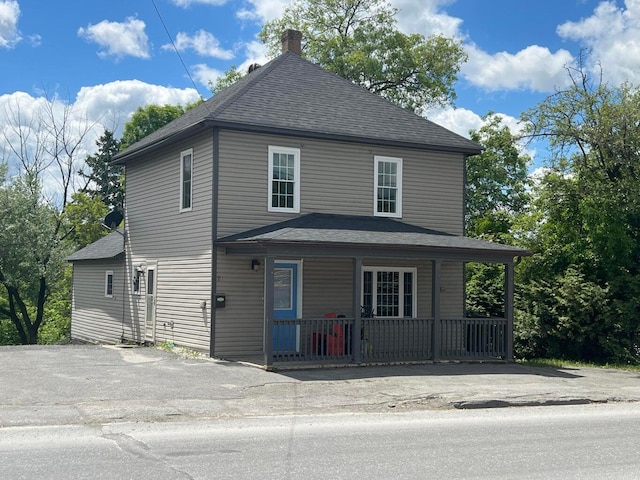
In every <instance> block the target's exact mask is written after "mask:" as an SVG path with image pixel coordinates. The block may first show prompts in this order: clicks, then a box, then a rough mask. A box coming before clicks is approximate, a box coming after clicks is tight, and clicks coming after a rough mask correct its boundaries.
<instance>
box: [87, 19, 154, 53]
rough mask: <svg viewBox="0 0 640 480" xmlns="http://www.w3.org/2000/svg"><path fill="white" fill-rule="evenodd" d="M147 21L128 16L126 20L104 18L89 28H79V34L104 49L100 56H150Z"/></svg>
mask: <svg viewBox="0 0 640 480" xmlns="http://www.w3.org/2000/svg"><path fill="white" fill-rule="evenodd" d="M145 26H146V25H145V23H144V22H143V21H142V20H138V19H137V18H133V17H128V18H127V19H126V20H125V21H124V22H110V21H108V20H103V21H102V22H100V23H97V24H95V25H91V24H90V25H88V26H87V28H79V29H78V36H80V37H83V38H85V39H86V40H87V41H90V42H95V43H97V44H98V45H100V46H101V47H103V50H102V51H100V52H99V53H98V55H99V56H100V57H107V56H114V57H116V58H121V57H125V56H128V55H129V56H132V57H138V58H149V56H150V55H149V40H148V38H147V34H146V33H145V32H144V29H145Z"/></svg>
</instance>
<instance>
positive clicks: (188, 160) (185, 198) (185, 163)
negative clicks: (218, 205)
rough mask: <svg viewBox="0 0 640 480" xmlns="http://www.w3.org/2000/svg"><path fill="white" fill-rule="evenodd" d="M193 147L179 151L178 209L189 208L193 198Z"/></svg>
mask: <svg viewBox="0 0 640 480" xmlns="http://www.w3.org/2000/svg"><path fill="white" fill-rule="evenodd" d="M192 187H193V149H189V150H185V151H184V152H182V153H180V211H181V212H184V211H189V210H191V205H192V199H193V188H192Z"/></svg>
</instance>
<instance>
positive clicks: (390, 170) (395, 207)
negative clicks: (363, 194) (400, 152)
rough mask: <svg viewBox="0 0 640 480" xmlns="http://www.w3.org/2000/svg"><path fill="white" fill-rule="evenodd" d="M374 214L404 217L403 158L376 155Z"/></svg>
mask: <svg viewBox="0 0 640 480" xmlns="http://www.w3.org/2000/svg"><path fill="white" fill-rule="evenodd" d="M374 164H375V167H374V180H373V181H374V184H373V188H374V193H373V195H374V198H375V205H374V206H373V214H374V215H375V216H377V217H394V218H401V217H402V159H401V158H395V157H382V156H379V155H376V156H375V157H374Z"/></svg>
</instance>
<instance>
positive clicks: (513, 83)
mask: <svg viewBox="0 0 640 480" xmlns="http://www.w3.org/2000/svg"><path fill="white" fill-rule="evenodd" d="M466 50H467V53H468V55H469V61H468V62H467V63H466V64H464V65H463V66H462V70H461V72H462V75H464V77H465V78H466V79H467V81H469V82H470V83H471V84H473V85H475V86H478V87H481V88H484V89H486V90H490V91H496V90H533V91H536V92H552V91H554V89H555V88H556V87H559V86H562V85H564V84H566V82H567V75H566V69H565V68H566V67H567V66H568V65H571V64H573V63H574V59H573V57H572V55H571V54H570V53H569V52H568V51H566V50H558V51H557V52H555V53H552V52H551V51H550V50H549V49H548V48H546V47H540V46H537V45H531V46H529V47H527V48H525V49H523V50H520V51H519V52H517V53H515V54H512V53H507V52H498V53H495V54H489V53H487V52H485V51H483V50H480V49H479V48H477V47H476V46H475V45H467V46H466Z"/></svg>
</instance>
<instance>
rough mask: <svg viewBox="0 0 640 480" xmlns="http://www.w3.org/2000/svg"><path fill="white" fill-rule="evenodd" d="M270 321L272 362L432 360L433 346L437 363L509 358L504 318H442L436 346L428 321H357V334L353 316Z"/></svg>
mask: <svg viewBox="0 0 640 480" xmlns="http://www.w3.org/2000/svg"><path fill="white" fill-rule="evenodd" d="M273 322H274V327H273V362H274V363H280V362H304V363H352V362H365V363H366V362H393V361H407V360H430V359H433V358H434V347H435V348H436V350H437V353H438V355H437V357H438V358H440V359H465V358H469V359H471V358H473V359H483V358H487V359H488V358H506V357H507V355H508V352H507V321H506V320H505V319H504V318H460V319H443V320H441V323H440V338H439V342H434V341H433V340H434V338H433V331H434V321H433V319H432V318H382V317H373V318H361V319H360V322H361V327H360V331H359V332H356V326H355V319H354V318H353V317H342V316H338V317H335V318H326V317H322V318H304V319H294V320H280V319H278V320H274V321H273ZM356 346H358V347H356ZM356 348H358V349H359V353H358V352H356V350H355V349H356ZM356 353H358V354H356Z"/></svg>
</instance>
